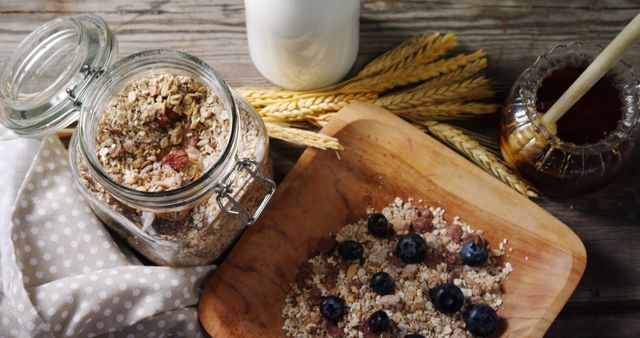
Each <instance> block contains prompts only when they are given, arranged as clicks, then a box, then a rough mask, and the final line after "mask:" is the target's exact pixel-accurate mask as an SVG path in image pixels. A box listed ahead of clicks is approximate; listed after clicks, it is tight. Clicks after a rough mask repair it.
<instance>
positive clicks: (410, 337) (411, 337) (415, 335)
mask: <svg viewBox="0 0 640 338" xmlns="http://www.w3.org/2000/svg"><path fill="white" fill-rule="evenodd" d="M404 338H424V336H423V335H421V334H419V333H410V334H408V335H406V336H404Z"/></svg>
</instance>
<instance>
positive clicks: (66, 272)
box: [0, 137, 214, 338]
mask: <svg viewBox="0 0 640 338" xmlns="http://www.w3.org/2000/svg"><path fill="white" fill-rule="evenodd" d="M0 154H2V155H3V160H1V161H0V184H1V185H2V186H3V187H2V188H1V189H0V263H1V270H0V282H1V284H2V288H1V289H0V324H1V325H0V338H5V337H6V338H8V337H31V336H34V337H35V336H42V337H51V336H55V337H98V336H105V337H176V336H177V337H181V336H184V337H200V336H202V335H203V333H202V329H201V327H200V325H199V323H198V317H197V309H196V304H197V302H198V295H199V291H200V287H201V286H202V282H203V280H204V278H206V277H207V275H208V274H209V273H210V272H211V271H212V270H213V268H214V267H213V266H202V267H189V268H172V267H160V266H144V265H142V264H141V263H140V262H139V261H138V260H137V259H136V258H135V257H134V256H132V255H131V254H130V253H129V250H128V249H127V248H121V247H119V244H118V243H117V242H115V241H114V240H113V239H112V238H111V235H110V234H109V233H108V232H107V230H106V229H105V228H104V226H103V225H102V224H101V223H100V222H99V221H98V219H97V218H96V216H95V215H94V214H93V213H92V212H91V210H90V209H89V206H88V204H87V201H85V199H84V198H83V197H82V195H81V194H80V192H79V191H78V190H77V188H76V186H75V182H73V179H72V177H71V173H70V171H69V167H68V165H69V164H68V163H67V151H66V150H65V149H64V147H63V145H62V144H61V143H60V141H59V140H58V139H57V138H56V137H48V138H46V139H45V140H44V141H42V142H40V141H38V140H29V139H20V140H12V141H2V142H0ZM34 157H35V159H34ZM32 159H34V160H32Z"/></svg>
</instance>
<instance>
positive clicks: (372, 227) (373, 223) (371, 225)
mask: <svg viewBox="0 0 640 338" xmlns="http://www.w3.org/2000/svg"><path fill="white" fill-rule="evenodd" d="M367 230H369V233H371V234H372V235H374V236H376V237H387V236H388V235H389V234H390V233H391V228H390V227H389V221H387V218H386V217H384V215H383V214H381V213H375V214H371V216H369V221H367Z"/></svg>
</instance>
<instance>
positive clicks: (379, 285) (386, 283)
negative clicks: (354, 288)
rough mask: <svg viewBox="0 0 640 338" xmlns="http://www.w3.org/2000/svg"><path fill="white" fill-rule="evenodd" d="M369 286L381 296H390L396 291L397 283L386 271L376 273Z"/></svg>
mask: <svg viewBox="0 0 640 338" xmlns="http://www.w3.org/2000/svg"><path fill="white" fill-rule="evenodd" d="M369 286H370V287H371V289H372V290H373V292H375V293H377V294H379V295H381V296H384V295H390V294H392V293H393V292H394V291H395V290H396V283H395V282H394V281H393V278H391V276H389V274H388V273H386V272H384V271H381V272H376V273H375V274H374V275H373V277H371V281H370V282H369Z"/></svg>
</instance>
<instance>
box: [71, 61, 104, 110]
mask: <svg viewBox="0 0 640 338" xmlns="http://www.w3.org/2000/svg"><path fill="white" fill-rule="evenodd" d="M102 73H104V69H102V68H92V67H91V66H89V65H83V66H82V68H81V69H80V74H82V77H83V78H84V79H86V81H83V83H82V85H81V86H80V87H79V88H78V85H77V84H76V85H74V86H73V87H72V88H67V89H66V92H67V99H68V100H69V101H71V102H72V103H73V105H74V106H76V107H80V106H81V105H82V101H80V100H79V99H78V95H79V94H80V93H82V91H84V90H85V89H86V88H87V87H88V86H89V84H90V83H92V82H93V80H95V79H97V78H98V77H99V76H100V75H102Z"/></svg>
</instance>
